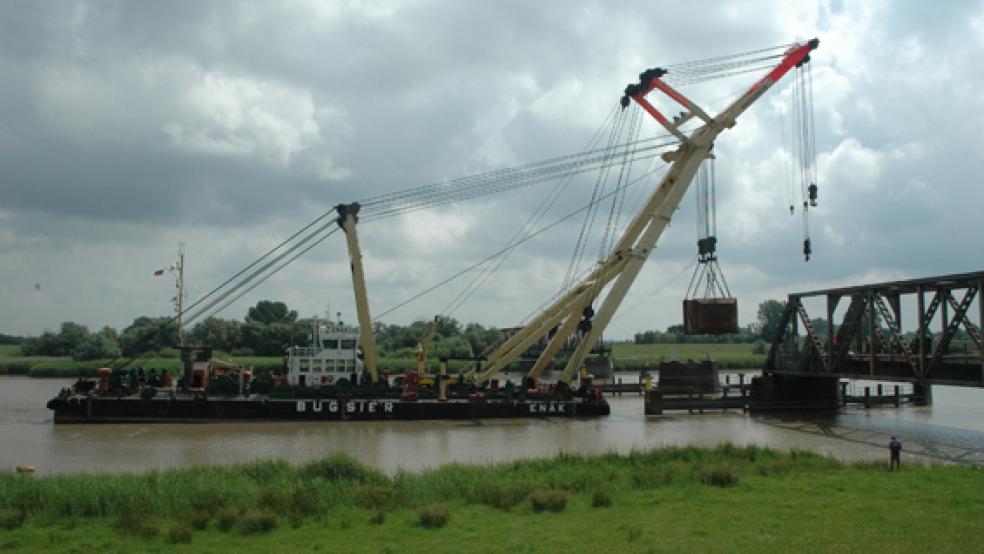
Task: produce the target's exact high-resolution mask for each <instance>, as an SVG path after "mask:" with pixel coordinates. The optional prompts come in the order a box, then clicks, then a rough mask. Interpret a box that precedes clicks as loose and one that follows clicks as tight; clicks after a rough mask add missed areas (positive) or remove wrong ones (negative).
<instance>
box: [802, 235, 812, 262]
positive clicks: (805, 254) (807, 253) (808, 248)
mask: <svg viewBox="0 0 984 554" xmlns="http://www.w3.org/2000/svg"><path fill="white" fill-rule="evenodd" d="M812 253H813V249H812V248H811V246H810V239H806V240H804V241H803V257H804V258H805V261H807V262H808V261H810V254H812Z"/></svg>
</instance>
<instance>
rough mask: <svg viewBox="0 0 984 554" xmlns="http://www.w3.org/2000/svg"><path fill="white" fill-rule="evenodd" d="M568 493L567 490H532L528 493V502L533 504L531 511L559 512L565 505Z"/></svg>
mask: <svg viewBox="0 0 984 554" xmlns="http://www.w3.org/2000/svg"><path fill="white" fill-rule="evenodd" d="M569 496H570V495H568V494H567V491H560V490H553V491H533V492H531V493H530V503H532V504H533V511H535V512H542V511H544V510H550V511H551V512H561V511H563V510H564V508H566V507H567V499H568V498H569Z"/></svg>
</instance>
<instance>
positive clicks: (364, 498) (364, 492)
mask: <svg viewBox="0 0 984 554" xmlns="http://www.w3.org/2000/svg"><path fill="white" fill-rule="evenodd" d="M352 498H353V500H354V501H355V504H356V505H357V506H359V507H360V508H366V509H367V510H384V509H386V508H387V507H389V505H390V503H391V502H392V501H393V489H391V488H389V487H381V486H379V485H359V486H358V487H355V489H354V490H353V491H352Z"/></svg>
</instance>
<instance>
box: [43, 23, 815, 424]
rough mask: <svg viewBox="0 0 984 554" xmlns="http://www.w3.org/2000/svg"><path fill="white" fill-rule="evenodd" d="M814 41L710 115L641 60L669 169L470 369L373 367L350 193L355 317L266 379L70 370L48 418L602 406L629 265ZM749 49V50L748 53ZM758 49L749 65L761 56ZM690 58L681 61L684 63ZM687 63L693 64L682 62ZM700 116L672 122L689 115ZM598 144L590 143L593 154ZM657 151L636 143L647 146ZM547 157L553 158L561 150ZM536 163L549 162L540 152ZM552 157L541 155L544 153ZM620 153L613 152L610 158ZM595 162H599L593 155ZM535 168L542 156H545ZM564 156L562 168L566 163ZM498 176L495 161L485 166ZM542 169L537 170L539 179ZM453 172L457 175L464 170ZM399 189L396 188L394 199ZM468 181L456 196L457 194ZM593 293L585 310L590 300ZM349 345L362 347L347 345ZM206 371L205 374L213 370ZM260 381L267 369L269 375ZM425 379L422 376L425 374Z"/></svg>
mask: <svg viewBox="0 0 984 554" xmlns="http://www.w3.org/2000/svg"><path fill="white" fill-rule="evenodd" d="M817 46H818V41H817V40H816V39H813V40H810V41H808V42H805V43H797V44H793V45H791V46H789V47H788V48H785V47H783V48H785V50H784V51H783V52H781V53H779V54H776V55H774V56H769V58H775V59H778V62H777V64H776V65H775V66H774V67H773V66H769V67H770V68H771V69H770V71H769V72H768V73H767V74H766V75H765V76H764V77H762V78H761V79H760V80H758V81H757V82H756V83H755V84H754V85H753V86H752V87H751V88H749V89H748V90H747V91H745V92H744V93H743V94H742V95H740V96H739V97H738V98H737V99H736V100H735V101H734V102H733V103H732V104H731V105H730V106H728V107H727V108H726V109H724V110H723V111H722V112H721V113H719V114H718V115H717V116H715V117H713V118H712V117H711V116H710V115H708V114H707V113H706V112H705V111H704V110H703V109H701V108H700V107H698V106H697V105H696V104H695V103H693V102H691V101H690V100H689V99H687V98H686V97H685V96H683V95H682V94H681V93H679V92H678V91H677V90H675V89H674V88H672V87H671V86H670V85H669V84H668V83H667V82H665V81H664V80H662V77H663V76H664V75H666V74H667V73H668V71H667V70H665V69H661V68H654V69H649V70H646V71H645V72H643V73H642V74H641V75H640V76H639V82H638V83H635V84H630V85H629V86H628V87H626V89H625V95H624V96H623V97H622V99H621V106H622V109H623V110H624V109H625V108H627V107H628V106H629V105H630V104H631V103H632V102H635V103H636V104H638V105H639V106H640V107H641V108H642V110H644V111H645V112H646V113H648V114H649V115H650V116H652V117H653V118H654V119H655V120H656V121H657V122H658V123H659V124H660V125H661V126H662V127H664V128H665V129H666V130H667V131H668V132H669V134H670V135H672V137H674V139H675V141H678V142H675V143H674V146H675V149H673V150H672V151H669V152H665V153H663V154H662V159H663V161H665V162H666V163H667V164H669V167H668V169H667V171H666V174H665V175H664V177H663V178H662V181H661V182H660V184H659V186H658V187H657V188H656V190H654V191H653V192H652V193H651V194H650V195H649V196H648V198H647V199H646V201H645V203H644V204H643V205H642V206H641V207H640V209H639V210H638V212H637V213H636V215H635V216H634V217H633V218H632V220H631V221H630V222H629V223H628V225H627V226H626V227H625V230H624V232H623V233H622V235H621V237H620V238H619V240H618V241H617V242H614V243H613V246H612V248H611V250H610V253H609V254H608V255H607V256H606V257H604V258H603V259H602V260H600V261H599V262H598V263H597V264H596V266H595V267H594V269H593V270H592V271H591V272H590V273H589V274H588V275H587V276H586V277H584V278H583V279H581V280H580V281H578V282H575V283H574V284H573V285H572V286H570V287H569V288H567V289H566V290H565V291H564V292H563V293H562V294H561V295H560V296H559V297H558V298H557V299H556V300H555V301H554V302H553V303H551V304H550V305H549V306H548V307H547V308H545V309H544V310H542V311H541V312H539V314H538V315H536V316H535V317H534V318H533V319H532V320H531V321H530V323H528V324H527V325H526V326H525V327H523V328H521V329H520V330H518V331H517V332H516V333H513V334H512V335H510V336H509V337H508V338H506V339H505V340H504V341H502V342H501V344H499V345H498V346H497V347H496V348H495V349H494V350H493V351H491V352H490V353H489V354H488V355H487V356H485V357H483V358H482V359H481V360H474V361H475V365H474V367H472V368H471V369H470V370H468V371H465V372H463V373H461V374H459V375H455V376H449V375H448V373H447V363H446V360H442V364H441V370H440V372H439V373H438V374H437V375H432V376H431V375H425V374H424V372H423V355H422V354H423V353H421V356H420V358H419V361H418V368H417V370H416V371H410V372H405V373H404V374H403V375H401V376H399V377H398V379H391V378H390V376H388V375H386V374H385V373H384V374H382V375H381V374H380V372H379V370H378V366H377V361H376V353H375V346H374V339H373V334H372V329H373V325H372V317H371V315H370V311H369V303H368V293H367V290H366V283H365V277H364V271H363V265H362V254H361V251H360V248H359V241H358V235H357V232H356V224H357V222H358V215H359V212H360V209H361V208H362V206H360V204H359V203H352V204H342V205H339V206H337V207H336V211H337V223H338V226H339V227H340V228H341V229H342V230H343V231H344V233H345V236H346V243H347V247H348V252H349V257H350V260H351V268H352V280H353V287H354V292H355V301H356V310H357V315H358V328H357V329H356V328H342V327H341V324H340V323H338V324H332V325H333V326H331V325H330V326H329V328H326V329H322V328H320V327H319V328H317V329H315V332H314V333H313V334H314V339H313V340H314V343H315V344H314V345H313V346H312V347H310V348H300V347H292V348H291V349H290V350H289V351H288V359H287V364H286V365H287V367H286V377H284V376H282V375H278V376H276V378H274V382H273V383H270V382H269V381H268V380H266V381H265V380H264V378H263V377H257V378H255V379H254V378H252V376H251V375H249V374H248V372H246V371H241V372H238V373H236V372H230V371H227V370H226V369H224V368H222V370H221V371H218V372H217V371H216V369H217V368H216V366H215V364H214V362H213V361H212V360H211V350H210V349H208V348H192V347H183V348H182V349H181V352H182V361H183V365H184V370H183V375H182V377H181V379H180V381H178V383H168V382H164V383H158V382H153V383H151V382H149V381H145V380H144V379H141V378H140V377H139V376H134V375H133V372H132V371H131V372H130V374H129V375H127V376H126V378H124V376H123V375H122V374H121V373H116V374H114V373H113V371H112V370H111V369H108V368H105V369H102V370H100V375H99V379H98V382H93V381H88V380H81V381H80V382H79V383H77V384H76V386H75V387H72V388H66V389H64V390H62V391H61V393H60V394H59V395H58V396H57V397H55V398H54V399H52V400H51V401H49V402H48V408H50V409H51V410H53V411H54V412H55V422H57V423H68V422H79V423H81V422H85V423H91V422H132V421H142V422H144V421H214V420H304V421H307V420H311V421H333V420H424V419H484V418H513V417H545V416H546V417H580V416H604V415H608V414H609V412H610V408H609V405H608V402H607V401H606V400H605V399H604V398H603V397H602V395H601V390H600V387H597V386H594V385H593V384H592V383H591V382H590V378H589V376H587V375H585V374H584V372H583V371H582V369H583V368H584V363H585V360H586V359H587V357H588V356H589V354H590V352H591V349H592V347H593V346H594V345H595V344H596V343H597V342H598V341H599V339H600V337H601V333H602V331H603V330H604V329H605V327H606V326H607V325H608V323H609V322H610V321H611V318H612V317H613V316H614V314H615V312H616V310H617V309H618V307H619V306H620V305H621V303H622V301H623V300H624V299H625V296H626V294H627V292H628V290H629V288H630V287H631V285H632V283H633V282H634V280H635V278H636V277H637V276H638V274H639V272H640V270H641V269H642V266H643V264H644V263H645V261H646V259H647V258H648V257H649V254H650V253H651V252H652V250H653V249H654V248H655V245H656V242H657V241H658V240H659V238H660V236H661V235H662V234H663V231H664V230H665V229H666V227H667V226H668V225H669V223H670V219H671V217H672V216H673V214H674V212H675V211H676V210H677V207H678V206H679V204H680V202H681V200H682V198H683V196H684V193H685V192H686V191H687V189H688V187H689V186H690V183H691V181H692V180H693V178H694V175H695V174H696V172H697V170H698V168H699V167H700V165H701V164H702V163H703V162H704V160H706V159H708V158H710V157H711V156H712V154H711V152H712V149H713V146H714V141H715V140H716V139H717V137H718V135H720V134H721V133H722V132H723V131H725V130H726V129H730V128H732V127H734V126H735V124H736V121H737V118H738V116H739V115H741V114H742V113H743V112H744V111H745V110H747V109H748V108H749V107H750V106H751V105H752V104H753V103H754V102H755V101H756V100H758V99H759V98H760V97H761V96H762V95H763V94H764V93H765V92H766V91H767V90H768V89H769V88H771V87H772V86H773V85H774V84H775V83H776V82H777V81H778V80H779V79H780V78H781V77H782V76H783V75H785V74H786V73H787V72H789V71H790V70H791V69H792V68H794V67H799V66H801V65H802V64H804V63H806V62H808V61H809V55H810V52H812V51H813V50H814V49H815V48H817ZM751 54H756V53H755V52H753V53H751ZM763 59H766V58H757V59H754V60H751V61H750V62H749V63H755V62H757V63H761V60H763ZM711 62H715V60H706V61H704V62H701V63H703V64H705V65H704V66H703V67H705V68H710V69H713V70H715V71H718V72H719V73H722V74H724V73H726V72H728V71H732V70H733V69H734V66H735V64H734V63H731V62H729V64H726V65H721V64H717V63H711ZM693 68H694V66H693V65H692V64H691V66H690V71H691V72H693V71H694V69H693ZM691 74H693V73H691ZM655 90H658V91H660V92H662V93H663V94H665V95H666V96H667V97H668V98H669V99H670V100H672V101H674V102H676V103H678V104H679V105H681V106H682V107H683V108H684V110H685V111H684V112H682V113H681V114H680V115H679V116H677V117H673V118H672V119H670V118H667V117H666V116H664V115H663V114H662V113H660V111H658V110H657V109H656V107H654V106H653V104H651V103H650V102H649V101H648V100H647V99H646V97H647V95H648V94H649V93H651V92H653V91H655ZM691 120H693V121H696V122H698V123H699V126H698V127H696V128H695V129H694V130H693V131H692V132H690V133H689V135H688V134H685V133H684V131H683V130H682V127H683V125H684V124H685V123H687V122H688V121H691ZM654 148H655V147H653V146H646V147H641V146H639V143H638V142H636V143H626V144H624V145H616V146H610V147H609V148H608V149H607V150H605V151H604V152H603V155H602V156H600V157H597V158H585V159H584V160H583V162H577V164H579V165H576V166H571V165H569V164H568V165H563V164H560V163H557V164H556V168H559V169H556V170H555V171H556V173H557V174H558V175H561V176H567V175H571V174H572V173H570V172H571V171H580V172H583V171H586V169H585V168H589V169H590V168H606V167H611V165H613V163H612V162H611V160H616V159H631V160H633V161H635V160H638V159H646V158H644V157H636V156H637V155H639V154H640V153H641V152H645V151H651V150H653V149H654ZM596 152H598V151H594V152H589V153H588V154H592V155H594V154H595V153H596ZM655 155H658V154H654V153H647V154H646V156H649V157H653V156H655ZM562 159H563V158H557V159H556V160H562ZM548 161H549V160H548ZM551 163H553V162H551ZM623 163H625V162H623ZM606 164H607V165H606ZM544 167H547V166H544ZM571 167H575V169H570V168H571ZM505 171H506V173H507V174H509V175H514V176H518V177H521V178H527V177H524V175H525V174H524V173H523V171H527V173H529V177H528V178H527V181H529V182H535V179H537V178H539V177H538V175H540V173H538V172H542V171H544V170H543V169H535V170H533V171H528V170H524V169H522V168H521V169H517V170H505ZM493 173H495V174H497V175H498V174H500V173H499V172H493ZM541 180H542V179H541ZM462 182H469V180H468V179H464V180H463V181H462ZM409 193H413V191H408V192H407V193H401V195H402V196H403V197H407V195H408V194H409ZM467 194H468V191H465V193H464V194H463V195H462V197H468V196H467ZM595 305H597V306H598V308H597V311H596V310H595V308H594V306H595ZM571 337H576V338H577V342H576V346H575V347H574V350H573V352H571V353H570V355H569V356H568V358H567V361H566V365H565V366H564V367H563V369H562V370H561V372H560V375H559V377H558V378H557V379H556V382H553V383H550V384H544V383H542V382H541V381H540V378H541V376H542V374H543V373H544V371H546V370H547V369H548V367H549V366H550V364H551V363H552V362H553V361H554V359H555V357H556V356H557V354H558V352H559V351H560V350H561V348H562V346H563V345H565V344H566V343H569V342H570V339H571ZM538 343H540V344H545V347H544V348H543V349H542V351H541V353H540V354H539V357H538V358H537V360H536V362H535V363H534V364H533V367H532V368H531V369H530V370H529V372H528V373H527V374H526V375H525V376H524V378H523V379H522V381H521V382H520V383H513V382H511V381H506V382H505V383H504V384H503V385H502V386H500V380H501V378H498V376H499V375H500V372H502V371H504V370H507V369H508V368H509V367H510V364H512V363H513V362H515V361H517V360H518V359H519V358H520V357H521V356H522V355H523V353H524V352H527V351H529V349H530V348H531V347H532V346H534V345H535V344H538ZM360 349H361V352H362V355H361V356H360V355H359V351H360ZM217 373H218V374H217ZM268 379H269V378H268ZM425 381H426V383H425Z"/></svg>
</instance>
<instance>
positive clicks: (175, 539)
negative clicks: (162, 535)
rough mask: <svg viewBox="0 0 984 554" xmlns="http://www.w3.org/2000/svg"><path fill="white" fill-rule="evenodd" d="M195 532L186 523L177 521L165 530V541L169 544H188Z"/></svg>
mask: <svg viewBox="0 0 984 554" xmlns="http://www.w3.org/2000/svg"><path fill="white" fill-rule="evenodd" d="M194 534H195V532H194V530H193V529H192V528H191V525H190V524H188V523H178V524H175V525H174V526H173V527H171V528H170V529H168V531H167V542H169V543H171V544H188V543H190V542H191V537H192V536H193V535H194Z"/></svg>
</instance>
